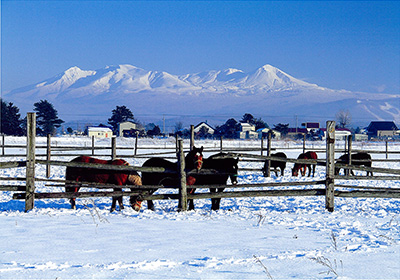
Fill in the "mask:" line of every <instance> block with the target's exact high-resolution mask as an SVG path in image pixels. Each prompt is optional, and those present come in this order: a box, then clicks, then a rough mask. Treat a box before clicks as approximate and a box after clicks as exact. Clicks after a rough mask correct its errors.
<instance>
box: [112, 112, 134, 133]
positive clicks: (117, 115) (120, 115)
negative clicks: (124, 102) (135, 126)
mask: <svg viewBox="0 0 400 280" xmlns="http://www.w3.org/2000/svg"><path fill="white" fill-rule="evenodd" d="M126 121H132V122H134V121H135V118H134V117H133V113H132V111H131V110H129V109H128V108H126V106H117V107H116V108H115V109H114V110H112V115H111V118H109V119H108V123H109V124H110V125H111V127H112V129H113V132H114V134H117V132H118V125H119V124H120V123H122V122H126Z"/></svg>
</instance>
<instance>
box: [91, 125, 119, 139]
mask: <svg viewBox="0 0 400 280" xmlns="http://www.w3.org/2000/svg"><path fill="white" fill-rule="evenodd" d="M88 135H89V137H92V136H94V137H96V138H110V137H112V136H113V132H112V130H111V129H110V128H108V127H88Z"/></svg>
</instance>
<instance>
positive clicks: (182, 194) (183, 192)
mask: <svg viewBox="0 0 400 280" xmlns="http://www.w3.org/2000/svg"><path fill="white" fill-rule="evenodd" d="M177 156H178V163H179V164H178V168H179V170H178V172H179V179H180V184H179V204H178V205H179V206H180V207H178V211H186V210H187V207H188V202H187V189H186V173H185V154H184V152H183V143H182V140H181V139H180V140H179V141H178V154H177Z"/></svg>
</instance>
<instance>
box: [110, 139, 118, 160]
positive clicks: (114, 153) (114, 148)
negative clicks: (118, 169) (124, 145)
mask: <svg viewBox="0 0 400 280" xmlns="http://www.w3.org/2000/svg"><path fill="white" fill-rule="evenodd" d="M116 158H117V137H115V136H113V137H111V159H116Z"/></svg>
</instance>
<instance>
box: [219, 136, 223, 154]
mask: <svg viewBox="0 0 400 280" xmlns="http://www.w3.org/2000/svg"><path fill="white" fill-rule="evenodd" d="M219 150H220V152H221V153H222V135H221V138H220V139H219Z"/></svg>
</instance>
